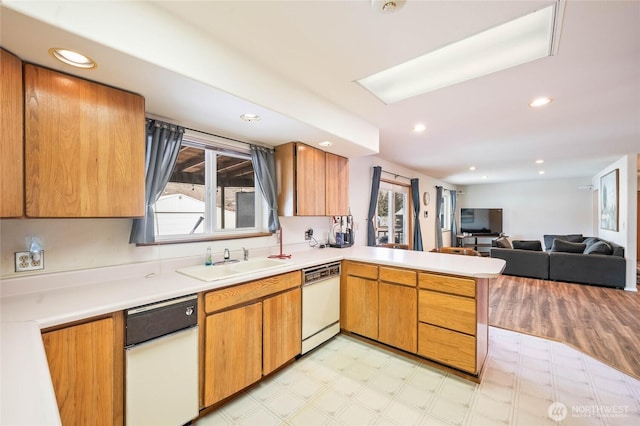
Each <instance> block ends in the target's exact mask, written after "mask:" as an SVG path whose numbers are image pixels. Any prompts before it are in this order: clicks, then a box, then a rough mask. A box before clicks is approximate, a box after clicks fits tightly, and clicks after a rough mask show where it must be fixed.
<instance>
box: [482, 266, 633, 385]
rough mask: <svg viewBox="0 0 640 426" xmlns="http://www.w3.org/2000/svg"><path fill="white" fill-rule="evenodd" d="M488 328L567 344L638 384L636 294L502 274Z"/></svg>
mask: <svg viewBox="0 0 640 426" xmlns="http://www.w3.org/2000/svg"><path fill="white" fill-rule="evenodd" d="M489 324H490V325H492V326H495V327H500V328H505V329H508V330H513V331H519V332H522V333H527V334H531V335H534V336H539V337H545V338H548V339H553V340H556V341H560V342H563V343H566V344H568V345H570V346H572V347H574V348H576V349H578V350H580V351H582V352H584V353H586V354H588V355H590V356H592V357H594V358H596V359H598V360H600V361H602V362H604V363H606V364H608V365H610V366H612V367H614V368H616V369H618V370H620V371H622V372H624V373H627V374H629V375H631V376H633V377H635V378H637V379H640V293H635V292H628V291H623V290H617V289H610V288H604V287H596V286H589V285H582V284H568V283H561V282H554V281H545V280H538V279H533V278H520V277H513V276H509V275H503V276H501V277H500V278H498V279H496V280H494V281H493V282H492V283H491V285H490V286H489Z"/></svg>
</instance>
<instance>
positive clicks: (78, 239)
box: [0, 217, 329, 278]
mask: <svg viewBox="0 0 640 426" xmlns="http://www.w3.org/2000/svg"><path fill="white" fill-rule="evenodd" d="M280 219H281V222H282V227H283V231H284V232H283V235H284V240H283V242H284V244H289V245H291V244H306V243H305V241H304V231H305V230H306V229H308V228H313V229H314V231H315V234H316V235H318V236H320V235H324V236H325V238H326V234H327V232H328V229H329V219H328V218H325V217H304V218H280ZM130 232H131V219H2V220H0V277H2V278H9V277H12V276H26V275H37V274H43V273H44V274H47V273H52V272H61V271H71V270H79V269H89V268H97V267H102V266H112V265H123V264H129V263H137V262H146V261H153V260H162V259H170V258H180V257H191V256H200V255H201V256H202V261H203V262H204V256H205V251H206V248H207V247H211V249H212V252H213V256H214V260H215V259H216V258H218V257H219V258H220V259H221V258H222V253H223V251H224V249H225V248H229V249H230V250H232V251H233V250H235V252H232V258H236V257H240V256H242V252H241V250H242V247H246V248H248V249H249V251H250V256H251V253H252V252H253V253H254V255H255V254H256V252H263V253H264V252H265V251H268V253H267V254H272V253H278V251H279V245H278V240H277V238H276V237H275V236H268V237H257V238H243V239H234V240H224V241H208V242H198V243H187V244H166V245H156V246H144V247H137V246H136V245H135V244H129V233H130ZM29 236H37V237H38V238H40V239H41V241H42V247H43V249H44V250H45V269H44V270H43V271H36V272H20V273H16V272H15V271H14V255H13V253H14V252H16V251H24V250H26V249H27V243H26V242H25V238H26V237H29ZM316 238H317V237H316ZM303 247H304V246H303ZM258 249H259V250H258ZM252 250H253V251H252ZM263 255H266V254H263Z"/></svg>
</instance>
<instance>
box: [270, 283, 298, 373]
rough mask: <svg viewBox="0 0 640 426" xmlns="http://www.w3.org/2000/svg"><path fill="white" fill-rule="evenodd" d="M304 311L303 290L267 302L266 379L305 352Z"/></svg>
mask: <svg viewBox="0 0 640 426" xmlns="http://www.w3.org/2000/svg"><path fill="white" fill-rule="evenodd" d="M301 307H302V291H301V290H300V289H299V288H296V289H294V290H291V291H288V292H286V293H283V294H280V295H278V296H273V297H270V298H268V299H265V301H264V302H263V330H262V352H263V355H262V356H263V361H262V374H263V375H265V376H266V375H267V374H269V373H271V372H272V371H274V370H276V369H277V368H279V367H281V366H283V365H284V364H286V363H287V362H288V361H290V360H292V359H293V358H294V357H295V356H296V355H298V354H299V353H300V352H301V351H302V310H301Z"/></svg>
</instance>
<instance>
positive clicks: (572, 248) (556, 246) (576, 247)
mask: <svg viewBox="0 0 640 426" xmlns="http://www.w3.org/2000/svg"><path fill="white" fill-rule="evenodd" d="M585 248H587V245H586V244H585V243H572V242H571V241H565V240H562V239H560V238H556V239H555V240H553V244H552V245H551V251H556V252H557V251H560V252H563V253H584V249H585Z"/></svg>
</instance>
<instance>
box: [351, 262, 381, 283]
mask: <svg viewBox="0 0 640 426" xmlns="http://www.w3.org/2000/svg"><path fill="white" fill-rule="evenodd" d="M344 266H345V270H346V274H347V275H353V276H356V277H363V278H371V279H374V280H377V279H378V266H377V265H369V264H367V263H357V262H345V264H344Z"/></svg>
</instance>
